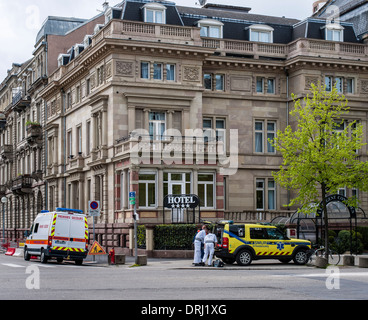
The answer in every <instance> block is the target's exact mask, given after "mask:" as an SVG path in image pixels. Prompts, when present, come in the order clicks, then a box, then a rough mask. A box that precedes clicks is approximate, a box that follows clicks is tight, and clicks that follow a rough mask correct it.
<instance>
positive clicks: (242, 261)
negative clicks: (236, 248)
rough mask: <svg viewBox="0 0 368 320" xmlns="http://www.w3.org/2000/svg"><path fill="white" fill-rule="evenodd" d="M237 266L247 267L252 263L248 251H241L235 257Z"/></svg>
mask: <svg viewBox="0 0 368 320" xmlns="http://www.w3.org/2000/svg"><path fill="white" fill-rule="evenodd" d="M236 262H237V264H239V265H241V266H247V265H249V264H251V262H252V254H251V253H250V252H249V251H248V250H242V251H240V252H239V253H238V255H237V256H236Z"/></svg>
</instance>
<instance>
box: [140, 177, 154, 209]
mask: <svg viewBox="0 0 368 320" xmlns="http://www.w3.org/2000/svg"><path fill="white" fill-rule="evenodd" d="M141 174H145V175H146V174H149V175H154V176H155V180H140V179H139V175H141ZM140 184H144V185H145V191H146V199H145V205H144V206H141V205H139V208H145V209H152V208H157V202H158V201H157V172H155V171H140V172H139V174H138V190H139V185H140ZM149 184H153V186H154V188H155V190H154V191H155V202H154V203H153V204H152V205H149V203H148V185H149ZM140 200H141V194H139V202H140ZM139 202H138V204H139Z"/></svg>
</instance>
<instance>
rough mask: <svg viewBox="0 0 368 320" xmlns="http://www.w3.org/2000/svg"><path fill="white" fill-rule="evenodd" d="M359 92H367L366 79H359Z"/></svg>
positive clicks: (367, 82) (367, 80)
mask: <svg viewBox="0 0 368 320" xmlns="http://www.w3.org/2000/svg"><path fill="white" fill-rule="evenodd" d="M360 93H361V94H368V79H362V80H360Z"/></svg>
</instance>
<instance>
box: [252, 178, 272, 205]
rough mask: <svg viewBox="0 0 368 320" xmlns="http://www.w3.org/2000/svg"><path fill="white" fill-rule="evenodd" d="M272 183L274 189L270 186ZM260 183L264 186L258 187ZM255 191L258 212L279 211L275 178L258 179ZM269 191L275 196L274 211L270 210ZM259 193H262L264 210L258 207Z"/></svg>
mask: <svg viewBox="0 0 368 320" xmlns="http://www.w3.org/2000/svg"><path fill="white" fill-rule="evenodd" d="M270 181H273V182H274V186H273V187H270V186H269V182H270ZM258 183H262V184H263V186H262V187H258V186H257V184H258ZM255 191H256V192H255V208H256V210H257V211H265V210H271V211H273V210H277V186H276V182H275V179H273V178H256V184H255ZM269 191H272V192H273V193H274V195H273V199H274V203H273V206H274V208H273V209H270V202H269V201H270V199H269ZM258 192H262V208H258V207H257V193H258ZM266 208H267V209H266Z"/></svg>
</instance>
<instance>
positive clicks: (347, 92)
mask: <svg viewBox="0 0 368 320" xmlns="http://www.w3.org/2000/svg"><path fill="white" fill-rule="evenodd" d="M345 81H346V90H345V93H346V94H354V93H355V79H354V78H351V77H348V78H346V79H345ZM349 82H350V84H351V86H350V90H348V88H349V86H348V84H349Z"/></svg>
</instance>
